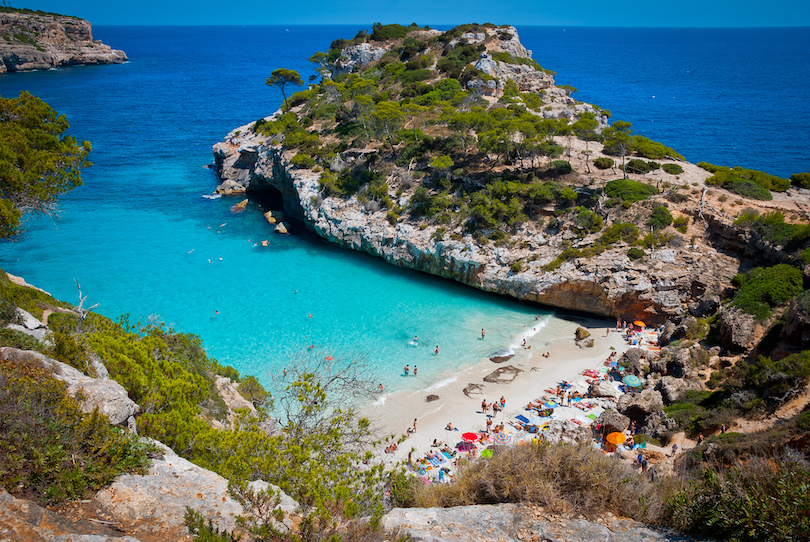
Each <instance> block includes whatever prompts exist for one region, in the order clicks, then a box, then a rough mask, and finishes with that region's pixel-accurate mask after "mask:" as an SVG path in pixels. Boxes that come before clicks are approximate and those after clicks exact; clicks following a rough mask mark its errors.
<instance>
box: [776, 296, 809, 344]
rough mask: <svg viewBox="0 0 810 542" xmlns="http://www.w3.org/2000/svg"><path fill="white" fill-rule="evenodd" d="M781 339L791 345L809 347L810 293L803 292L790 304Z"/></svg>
mask: <svg viewBox="0 0 810 542" xmlns="http://www.w3.org/2000/svg"><path fill="white" fill-rule="evenodd" d="M781 337H782V338H783V339H785V340H786V341H788V342H790V343H791V344H793V345H796V346H799V347H802V348H807V347H810V291H807V292H804V293H803V294H801V295H800V296H799V297H797V298H796V299H795V300H793V302H792V303H791V304H790V308H789V309H788V311H787V314H786V315H785V325H784V326H782V332H781Z"/></svg>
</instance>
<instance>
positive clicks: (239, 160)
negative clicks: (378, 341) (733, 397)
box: [213, 27, 807, 325]
mask: <svg viewBox="0 0 810 542" xmlns="http://www.w3.org/2000/svg"><path fill="white" fill-rule="evenodd" d="M416 34H419V36H418V37H419V38H422V39H427V40H429V39H430V38H435V37H436V36H438V35H440V34H441V33H439V32H437V31H420V32H417V33H416ZM458 44H478V45H479V48H480V49H481V50H482V51H483V52H481V53H480V54H479V55H478V58H477V59H474V60H473V61H472V62H471V63H470V65H469V66H471V67H473V68H472V71H473V72H474V73H477V74H479V75H478V77H477V78H471V79H469V80H468V81H467V83H466V89H467V91H468V92H470V93H471V94H472V95H474V96H477V99H478V100H479V103H480V104H482V106H484V107H490V108H498V107H503V105H501V103H502V102H504V100H506V101H505V103H511V102H512V100H510V99H509V97H508V96H505V95H504V88H506V86H507V84H514V85H515V86H516V88H517V89H518V90H519V91H520V92H522V93H525V94H531V95H533V96H536V97H539V99H540V100H541V103H540V105H534V108H535V109H534V110H532V114H533V115H536V116H538V117H540V118H543V119H552V120H557V121H562V122H572V123H573V122H574V121H575V120H577V119H578V118H580V117H581V116H583V115H584V114H588V115H591V116H592V118H593V119H594V120H595V122H596V125H595V133H598V132H601V131H602V130H604V129H606V128H607V127H608V114H607V113H605V112H603V111H602V110H601V109H600V108H599V107H597V106H593V105H591V104H586V103H582V102H578V101H576V100H574V99H573V98H571V97H570V95H569V93H568V90H567V89H566V88H564V87H559V86H556V85H555V83H554V78H553V75H552V73H553V72H549V71H547V70H543V69H542V68H539V66H535V65H533V64H536V63H534V61H533V60H532V59H531V51H527V50H526V49H525V47H523V45H522V44H521V43H520V41H519V38H518V34H517V31H516V30H515V29H514V28H513V27H498V28H486V27H481V28H479V29H478V31H475V32H467V33H464V34H462V35H461V36H459V37H457V38H455V39H454V40H452V41H449V43H448V44H447V45H446V46H445V47H453V46H457V45H458ZM401 45H402V42H400V41H395V42H382V43H377V42H372V43H360V44H355V45H350V46H348V47H346V48H345V49H344V50H343V51H342V52H341V53H340V56H338V57H337V59H336V60H335V62H334V64H333V65H332V68H331V69H332V72H331V76H332V77H334V78H337V79H339V78H340V77H341V76H343V77H345V74H347V73H352V72H353V73H360V72H364V73H368V72H369V71H374V69H375V68H374V66H375V63H378V62H381V60H380V59H383V58H384V57H385V55H386V54H388V55H390V54H391V52H392V51H397V50H398V48H399V47H401ZM429 55H431V53H428V54H427V55H425V56H429ZM505 57H509V58H511V59H512V61H510V62H507V61H504V60H503V59H504V58H505ZM498 59H500V60H498ZM515 59H519V61H515ZM383 61H384V60H383ZM436 65H437V63H436V61H435V60H434V64H433V67H434V68H435V67H436ZM465 73H466V72H465ZM433 77H435V79H431V80H430V81H431V82H433V83H435V84H438V82H440V81H441V80H442V77H441V76H439V75H434V76H433ZM437 81H438V82H437ZM514 88H515V87H513V89H514ZM307 92H311V91H307ZM513 93H514V91H513ZM525 101H527V102H528V100H525ZM521 106H523V104H521ZM312 107H315V106H312V104H311V102H310V103H307V104H304V105H297V106H293V107H292V112H293V113H294V114H296V115H300V116H304V115H306V114H307V112H308V111H307V108H312ZM352 107H353V106H352V105H351V104H349V105H347V106H346V108H347V109H348V110H352ZM354 107H355V108H356V106H354ZM403 107H406V106H403ZM510 107H512V106H510ZM523 107H527V106H523ZM347 114H348V115H350V114H351V113H347ZM428 114H429V113H428ZM281 115H282V111H278V112H276V113H275V114H274V115H273V116H271V117H268V118H266V119H264V120H262V121H260V122H258V123H251V124H247V125H245V126H241V127H239V128H236V129H234V130H233V131H232V132H231V133H229V134H228V136H227V137H226V138H225V141H223V142H221V143H218V144H216V145H215V146H214V149H213V150H214V159H215V167H216V171H217V173H218V174H219V176H220V179H221V184H220V186H219V187H218V188H217V190H216V191H217V193H221V194H238V193H243V192H248V193H251V192H253V193H260V192H262V191H268V190H269V191H273V192H275V193H280V195H281V197H282V199H283V202H284V203H283V207H284V209H283V210H284V211H285V212H286V214H287V215H288V216H289V217H290V219H292V220H293V221H295V222H297V223H299V224H301V225H303V226H304V227H305V228H306V229H308V230H310V231H311V232H314V233H315V234H316V235H318V236H320V237H322V238H324V239H326V240H328V241H330V242H332V243H335V244H338V245H340V246H344V247H346V248H350V249H354V250H360V251H364V252H367V253H369V254H373V255H376V256H379V257H381V258H383V259H385V260H386V261H387V262H389V263H391V264H393V265H397V266H400V267H405V268H410V269H415V270H418V271H422V272H426V273H430V274H434V275H438V276H441V277H444V278H449V279H453V280H457V281H459V282H462V283H464V284H467V285H470V286H473V287H475V288H479V289H481V290H485V291H488V292H494V293H498V294H503V295H507V296H511V297H514V298H516V299H519V300H523V301H532V302H537V303H541V304H544V305H548V306H552V307H557V308H561V309H569V310H576V311H583V312H588V313H591V314H596V315H600V316H609V317H617V318H622V319H624V320H627V321H633V320H643V321H644V322H646V323H649V324H655V325H658V324H661V323H663V322H665V321H666V320H668V319H670V318H673V317H674V318H681V317H683V316H686V315H689V314H692V315H698V316H703V315H706V314H708V313H709V312H710V310H711V309H713V308H716V305H717V300H718V299H720V298H721V297H722V294H723V292H724V291H725V290H726V289H727V288H728V285H729V283H730V280H731V278H732V277H733V276H734V275H735V274H737V273H738V272H739V271H740V269H741V267H744V266H745V265H746V264H744V259H746V258H753V259H756V260H763V259H768V258H769V257H770V258H771V259H772V258H774V257H776V258H781V259H785V258H789V257H788V256H786V255H785V254H783V253H781V252H780V251H779V247H772V246H771V247H770V248H768V247H766V246H765V245H767V243H766V242H763V241H762V240H760V239H759V238H758V237H757V236H756V235H755V234H752V233H751V232H749V231H748V230H747V229H746V228H741V227H738V226H735V225H734V224H733V223H732V217H731V216H730V215H731V213H733V212H734V211H733V209H732V210H730V209H729V207H730V205H728V204H724V203H723V202H724V201H726V200H727V199H728V195H729V194H727V195H725V196H724V191H723V190H722V189H717V188H713V187H710V186H707V185H706V184H705V181H706V179H707V178H708V177H709V176H710V175H711V174H710V172H708V171H706V170H704V169H701V168H700V167H697V166H696V165H694V164H691V163H688V162H686V161H684V160H679V159H666V160H664V162H668V163H665V164H664V165H670V164H672V165H677V166H678V168H679V169H680V170H681V171H680V173H677V174H671V173H668V172H667V171H666V170H660V169H659V170H657V171H654V172H650V173H646V174H638V173H629V174H628V175H627V177H628V178H630V179H634V180H638V181H641V182H644V183H647V184H652V185H654V186H656V187H662V189H661V190H658V189H655V190H654V192H655V193H656V194H655V195H653V196H652V197H650V198H649V199H648V200H646V201H642V202H639V203H636V204H634V205H633V206H632V207H630V206H629V205H624V206H621V205H617V204H616V203H617V202H616V201H612V202H608V201H607V200H608V198H607V197H606V196H604V194H602V195H598V194H600V192H601V191H602V190H603V189H604V187H605V185H606V183H607V182H608V181H610V180H611V179H615V178H617V169H616V167H615V166H614V167H611V168H609V169H597V168H594V167H593V162H594V160H595V159H596V158H599V157H605V158H606V157H607V156H608V155H607V154H604V153H603V150H605V149H604V148H603V145H602V144H601V143H599V142H598V141H588V142H586V141H584V140H581V139H578V138H576V137H571V136H570V135H569V136H554V137H553V138H552V140H553V142H552V143H553V144H556V145H559V146H560V147H565V148H566V149H567V150H566V154H567V159H568V163H570V165H571V166H572V168H573V170H572V171H570V172H568V173H565V174H561V175H560V176H559V178H560V180H561V182H564V183H566V184H569V185H570V186H572V187H573V188H574V190H575V191H576V193H577V195H578V196H580V197H584V198H587V197H593V198H598V202H597V203H596V204H595V205H593V203H591V205H593V209H594V211H595V213H596V214H597V215H599V216H600V219H601V220H604V222H605V225H606V226H607V224H609V223H614V224H615V223H635V224H637V225H638V228H639V230H640V235H641V236H644V234H645V230H646V231H650V230H649V226H647V225H646V223H647V221H648V218H649V217H650V214H651V212H652V210H654V209H655V207H657V206H661V205H664V206H667V207H668V208H669V210H670V212H671V213H672V214H673V215H675V216H678V215H682V216H683V217H686V218H685V219H683V220H686V221H687V223H688V224H689V225H688V228H682V230H683V231H682V232H674V234H673V235H671V236H669V237H667V238H665V241H664V242H662V243H658V244H656V242H655V239H653V240H652V242H651V244H650V245H649V246H648V247H647V248H648V250H647V251H646V254H645V257H643V258H635V259H631V258H630V257H628V247H629V246H631V244H632V243H627V242H623V240H620V241H619V242H618V243H616V244H606V243H605V242H604V241H603V239H602V238H601V236H602V232H601V231H598V232H593V233H591V232H589V231H587V230H583V228H582V227H581V226H580V224H579V223H578V217H577V215H576V212H574V213H571V212H570V211H571V210H575V208H574V207H573V206H571V207H568V208H567V209H564V210H560V208H559V206H558V205H555V204H553V203H545V204H539V205H536V206H534V207H533V208H532V213H533V214H534V216H533V217H532V219H529V220H525V221H523V222H521V223H519V224H517V225H515V226H513V227H511V228H505V227H503V225H502V227H501V228H489V229H487V230H486V231H484V232H483V235H480V234H479V235H475V233H474V232H471V231H469V229H468V228H466V227H465V225H464V223H463V221H458V222H456V221H455V219H452V220H451V221H450V223H449V224H448V223H447V222H448V221H447V220H435V219H433V220H431V219H425V218H423V217H421V216H418V215H416V213H412V214H411V215H410V216H409V215H408V210H409V209H412V208H413V205H414V201H415V200H414V199H413V197H414V194H415V193H416V191H417V190H418V189H419V187H420V186H428V187H431V188H433V189H435V190H437V191H438V190H439V188H438V187H437V181H436V169H435V168H434V167H432V166H431V164H430V163H429V162H428V161H427V160H424V159H423V160H421V161H417V160H410V161H409V162H406V163H405V164H404V165H395V164H394V163H393V161H394V159H395V158H396V155H397V152H398V151H399V152H404V151H405V149H404V147H406V145H407V144H408V142H407V139H405V138H404V136H403V141H402V142H401V143H400V144H399V145H398V146H396V145H395V146H394V147H393V148H392V153H389V151H388V150H387V149H386V148H385V146H384V145H380V144H379V143H377V144H374V143H373V141H366V140H364V141H365V142H366V146H365V148H353V147H352V146H349V148H345V145H344V146H343V147H340V146H338V148H337V150H336V152H335V153H333V154H330V155H329V158H328V159H327V160H323V161H320V162H319V163H318V164H317V165H316V166H314V167H313V166H311V165H302V164H303V163H304V162H302V161H300V158H301V155H302V151H301V150H300V149H296V148H294V147H293V146H291V145H285V141H284V139H283V137H280V136H278V135H276V134H273V135H268V134H267V133H265V132H264V131H263V130H262V129H257V126H260V125H262V124H263V123H265V122H269V123H272V122H274V121H276V120H277V119H279V118H280V117H281ZM429 122H430V121H428V122H425V123H423V124H424V125H423V128H424V130H425V132H426V133H427V132H428V131H429V127H428V125H429ZM415 123H416V121H414V124H415ZM321 126H322V127H321ZM319 127H320V130H321V131H320V137H321V139H322V140H325V141H326V142H331V141H333V140H334V134H333V129H332V128H329V127H327V126H326V125H319V124H317V121H316V123H315V124H313V125H312V126H311V127H310V128H309V130H310V131H311V133H318V131H319ZM405 130H406V131H407V130H408V123H406V124H405ZM441 133H444V132H443V131H441ZM431 134H432V135H435V137H436V138H439V137H441V136H440V130H439V129H435V130H434V131H433V132H431ZM478 137H479V140H480V139H481V136H480V135H479V136H478ZM515 137H518V138H519V137H522V136H521V135H520V134H518V135H517V136H515ZM372 139H373V138H372ZM472 140H473V142H474V141H475V136H473V138H472ZM472 144H473V143H470V145H472ZM341 148H343V150H340V149H341ZM303 154H306V153H303ZM296 157H298V159H299V160H296ZM614 158H615V155H614ZM481 159H482V160H483V161H485V162H487V164H486V165H485V166H483V167H485V168H486V169H488V170H490V171H489V172H488V175H489V178H492V177H495V176H500V175H504V176H506V175H508V174H509V173H510V172H511V173H514V172H519V171H525V170H526V169H535V168H532V167H525V166H524V164H526V163H528V158H526V159H524V158H520V159H514V161H511V162H510V163H511V164H512V165H511V166H510V165H508V164H506V165H501V164H499V163H498V160H497V158H495V157H494V155H493V154H492V153H489V154H484V155H483V156H482V158H481ZM531 161H532V164H534V162H535V160H534V158H533V157H532V159H531ZM371 164H374V165H373V166H372V165H371ZM659 165H660V164H659ZM550 166H551V160H550V159H549V158H543V157H540V166H539V168H537V169H539V170H541V171H542V170H543V169H546V170H548V168H549V167H550ZM363 167H366V168H370V169H375V170H378V171H380V172H381V174H382V175H384V176H385V178H386V185H387V186H386V189H387V197H390V199H391V200H393V201H392V205H393V208H395V209H399V210H400V211H401V213H402V214H401V216H399V215H397V216H396V217H395V219H392V215H391V213H390V212H389V211H390V209H391V208H392V205H387V206H386V205H379V202H378V201H371V202H369V200H368V198H366V197H364V195H363V193H362V191H361V192H360V193H358V194H356V195H351V196H343V197H336V196H334V195H329V193H328V190H326V191H325V189H324V185H325V183H324V180H323V176H324V175H325V174H338V175H339V174H340V172H342V171H345V170H347V169H360V168H363ZM473 169H474V168H472V167H471V168H470V170H473ZM671 171H675V170H671ZM447 177H448V178H450V179H452V182H453V183H454V185H453V186H454V189H455V188H456V186H460V187H461V190H462V191H467V190H477V189H479V188H480V187H481V186H482V185H483V183H485V182H488V181H486V180H482V175H476V174H475V173H472V172H470V171H462V170H455V171H453V172H452V173H450V172H448V174H447ZM618 177H621V171H618ZM420 178H421V182H420ZM709 190H710V191H709ZM706 192H709V193H708V195H707V194H706ZM738 203H741V202H738ZM738 203H735V204H738ZM607 205H610V207H608V206H607ZM745 205H747V206H751V207H753V208H756V209H761V210H762V212H768V211H769V210H773V209H783V210H785V211H789V212H796V213H800V214H801V215H805V213H806V211H805V209H807V197H806V195H805V194H804V193H803V191H802V192H801V193H791V197H790V198H781V199H779V198H777V199H775V201H770V202H767V204H765V203H764V202H758V201H746V202H745ZM576 209H579V208H576ZM563 211H564V212H563ZM552 225H553V226H552ZM284 227H286V225H284ZM497 229H501V230H502V231H503V230H507V231H508V232H509V233H508V236H507V237H508V239H507V240H505V241H504V240H500V241H498V240H499V239H501V237H497V236H494V235H492V234H493V233H494V230H497ZM498 235H501V234H498ZM493 239H494V240H496V242H494V243H493V242H491V240H493ZM577 251H580V252H577ZM589 251H590V252H589ZM578 254H586V257H577V255H578Z"/></svg>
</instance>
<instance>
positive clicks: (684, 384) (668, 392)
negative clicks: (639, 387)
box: [655, 376, 703, 405]
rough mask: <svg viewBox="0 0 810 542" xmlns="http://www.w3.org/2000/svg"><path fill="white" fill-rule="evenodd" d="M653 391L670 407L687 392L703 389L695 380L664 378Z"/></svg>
mask: <svg viewBox="0 0 810 542" xmlns="http://www.w3.org/2000/svg"><path fill="white" fill-rule="evenodd" d="M655 389H656V390H658V391H659V392H660V393H661V398H662V399H663V400H664V404H666V405H671V404H672V403H674V402H676V401H678V399H680V398H681V397H683V394H684V393H686V392H687V391H689V390H700V389H703V385H702V384H701V383H700V382H698V381H696V380H685V379H683V378H675V377H673V376H665V377H663V378H662V379H661V380H660V381H659V382H658V384H657V385H656V386H655Z"/></svg>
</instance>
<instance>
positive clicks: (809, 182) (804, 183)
mask: <svg viewBox="0 0 810 542" xmlns="http://www.w3.org/2000/svg"><path fill="white" fill-rule="evenodd" d="M790 184H792V185H793V186H798V187H799V188H810V173H794V174H793V175H791V176H790Z"/></svg>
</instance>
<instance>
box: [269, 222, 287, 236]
mask: <svg viewBox="0 0 810 542" xmlns="http://www.w3.org/2000/svg"><path fill="white" fill-rule="evenodd" d="M273 231H275V232H276V233H280V234H282V235H284V234H287V233H289V231H287V225H286V224H285V223H284V222H279V223H278V224H277V225H276V229H275V230H273Z"/></svg>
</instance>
